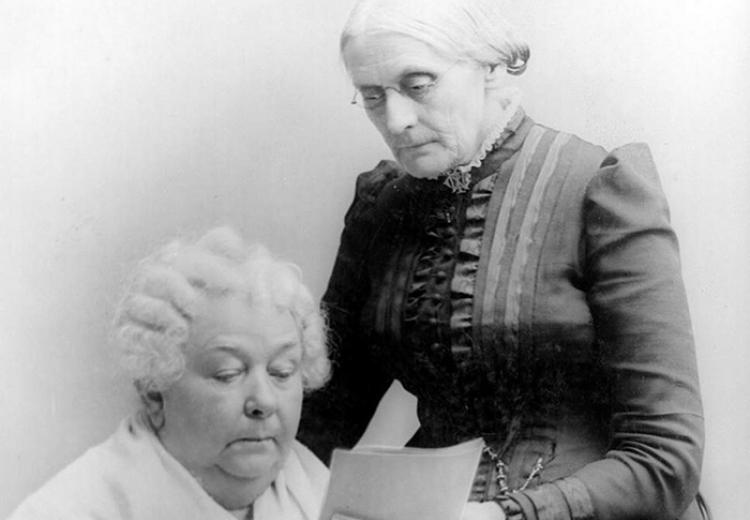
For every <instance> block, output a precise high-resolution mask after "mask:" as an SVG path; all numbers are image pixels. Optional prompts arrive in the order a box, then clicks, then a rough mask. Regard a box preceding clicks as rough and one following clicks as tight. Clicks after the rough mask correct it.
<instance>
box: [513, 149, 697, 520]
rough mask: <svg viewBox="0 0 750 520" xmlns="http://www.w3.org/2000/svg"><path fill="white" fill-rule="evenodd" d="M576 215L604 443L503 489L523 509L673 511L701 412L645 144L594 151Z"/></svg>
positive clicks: (686, 483)
mask: <svg viewBox="0 0 750 520" xmlns="http://www.w3.org/2000/svg"><path fill="white" fill-rule="evenodd" d="M583 222H584V233H583V237H582V240H583V244H582V251H583V258H584V260H583V262H584V266H583V269H584V272H585V277H586V279H587V287H588V291H587V295H588V303H589V307H590V310H591V314H592V317H593V322H594V327H595V333H596V336H597V339H598V343H599V348H600V349H601V352H600V354H601V359H602V365H603V367H604V370H606V375H607V377H608V378H609V380H610V381H611V383H612V403H613V408H612V415H611V418H610V422H609V424H610V431H611V437H610V444H609V448H608V451H607V453H606V455H605V457H604V458H603V459H601V460H598V461H595V462H593V463H591V464H588V465H586V466H584V467H583V468H582V469H580V470H579V471H577V472H576V473H574V474H573V475H572V476H570V477H568V478H566V479H563V480H561V481H557V482H552V483H547V484H543V485H542V486H540V487H539V488H536V489H534V490H530V491H528V492H523V493H518V494H516V496H515V497H513V498H514V501H515V502H516V503H517V504H518V505H520V506H521V509H523V516H525V517H526V518H527V519H531V518H538V519H539V520H542V519H551V518H555V519H558V518H561V519H562V518H566V519H567V518H575V519H578V518H597V519H618V520H619V519H630V518H633V519H636V518H649V519H662V518H663V519H675V518H678V517H679V516H680V515H681V514H682V512H683V511H685V509H686V508H687V507H688V505H689V504H690V502H691V500H692V499H693V498H694V497H695V495H696V492H697V489H698V481H699V475H700V468H701V460H702V453H703V415H702V407H701V399H700V394H699V388H698V374H697V369H696V362H695V349H694V343H693V337H692V331H691V325H690V317H689V314H688V306H687V301H686V297H685V290H684V287H683V282H682V278H681V273H680V260H679V253H678V246H677V240H676V237H675V234H674V231H673V230H672V228H671V226H670V223H669V210H668V207H667V203H666V200H665V197H664V194H663V193H662V189H661V186H660V184H659V179H658V177H657V174H656V170H655V167H654V164H653V161H652V159H651V155H650V152H649V150H648V148H647V147H646V146H645V145H628V146H625V147H623V148H620V149H618V150H615V151H614V152H612V153H610V154H609V155H608V156H607V157H606V159H605V160H604V162H603V163H602V164H601V167H600V169H599V170H598V172H597V173H596V175H594V176H593V177H592V178H591V180H590V181H589V184H588V186H587V188H586V191H585V197H584V204H583Z"/></svg>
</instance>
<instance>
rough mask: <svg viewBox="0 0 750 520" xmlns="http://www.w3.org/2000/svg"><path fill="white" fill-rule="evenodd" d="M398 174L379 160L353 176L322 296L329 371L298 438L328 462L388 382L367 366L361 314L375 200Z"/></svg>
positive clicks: (311, 398)
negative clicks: (352, 188) (352, 191)
mask: <svg viewBox="0 0 750 520" xmlns="http://www.w3.org/2000/svg"><path fill="white" fill-rule="evenodd" d="M398 175H399V174H398V171H397V169H396V168H395V165H394V164H393V163H392V162H390V161H382V162H381V163H380V164H378V166H377V167H376V168H375V169H374V170H372V171H368V172H365V173H362V174H360V175H359V177H358V178H357V188H356V193H355V197H354V201H353V202H352V204H351V206H350V207H349V210H348V211H347V214H346V217H345V219H344V230H343V232H342V234H341V240H340V244H339V249H338V253H337V255H336V260H335V262H334V266H333V272H332V274H331V277H330V279H329V282H328V287H327V289H326V292H325V294H324V296H323V303H322V305H323V310H324V311H325V313H326V315H327V318H328V327H329V341H330V344H331V361H332V365H333V373H332V377H331V380H330V381H329V382H328V384H327V385H326V386H325V387H324V388H322V389H320V390H317V391H315V392H313V393H311V394H309V395H308V396H306V398H305V402H304V404H303V407H302V420H301V423H300V429H299V433H298V437H299V438H300V440H301V441H302V442H303V443H304V444H305V445H307V446H308V447H309V448H310V449H311V450H312V451H313V452H314V453H315V454H316V455H317V456H318V457H319V458H320V459H321V460H323V461H325V462H329V461H330V455H331V452H332V451H333V449H334V448H337V447H343V448H351V447H352V446H353V445H354V444H355V443H356V442H357V440H358V439H359V437H360V436H361V435H362V433H363V432H364V429H365V428H366V426H367V424H368V422H369V420H370V418H371V417H372V414H373V413H374V411H375V408H376V406H377V404H378V402H379V400H380V397H381V396H382V394H383V392H384V391H385V389H386V388H387V386H388V384H389V383H390V379H389V378H388V377H387V376H386V374H384V373H383V372H382V371H381V370H379V369H378V365H377V364H376V363H372V362H370V358H369V356H370V352H369V351H368V348H367V345H368V341H367V339H368V338H367V331H366V330H364V328H363V327H361V316H360V314H361V310H362V307H363V305H364V303H365V302H366V301H367V298H368V297H369V294H370V277H369V275H368V270H367V258H368V251H369V250H370V247H371V243H372V240H373V237H374V236H375V234H376V232H377V228H378V226H379V225H380V224H381V223H380V222H379V219H378V217H377V215H376V213H377V209H376V207H377V204H378V199H379V197H380V195H381V193H382V191H383V190H384V188H385V187H386V186H387V185H388V183H389V182H390V181H392V180H394V179H395V178H396V177H398Z"/></svg>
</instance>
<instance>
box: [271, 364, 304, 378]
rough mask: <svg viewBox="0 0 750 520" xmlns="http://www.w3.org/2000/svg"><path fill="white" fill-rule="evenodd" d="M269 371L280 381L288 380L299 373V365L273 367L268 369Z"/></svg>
mask: <svg viewBox="0 0 750 520" xmlns="http://www.w3.org/2000/svg"><path fill="white" fill-rule="evenodd" d="M268 373H269V374H270V375H271V377H273V378H274V379H277V380H279V381H286V380H287V379H289V378H290V377H292V376H293V375H294V374H296V373H297V365H296V364H294V365H287V366H283V367H271V368H270V369H269V370H268Z"/></svg>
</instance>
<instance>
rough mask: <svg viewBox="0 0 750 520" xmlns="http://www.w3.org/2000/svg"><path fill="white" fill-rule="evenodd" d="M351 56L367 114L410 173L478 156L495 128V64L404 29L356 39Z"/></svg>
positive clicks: (427, 173)
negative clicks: (490, 87)
mask: <svg viewBox="0 0 750 520" xmlns="http://www.w3.org/2000/svg"><path fill="white" fill-rule="evenodd" d="M343 56H344V61H345V62H346V67H347V69H348V71H349V74H350V75H351V78H352V82H353V83H354V86H355V88H357V90H358V92H359V97H360V100H362V101H363V103H364V105H365V107H366V108H365V110H366V111H367V115H368V116H369V118H370V120H371V121H372V123H373V124H374V125H375V127H376V128H377V129H378V131H379V132H380V133H381V135H382V136H383V139H385V142H386V144H388V146H389V147H390V149H391V151H392V152H393V155H394V157H395V158H396V160H397V161H398V162H399V163H400V164H401V166H402V167H403V168H404V169H406V170H407V171H408V172H409V173H410V174H412V175H413V176H415V177H434V176H436V175H438V174H440V173H441V172H444V171H446V170H448V169H450V168H452V167H454V166H458V165H461V164H465V163H468V162H469V161H471V159H472V158H473V157H474V155H475V154H476V152H477V150H478V149H479V147H480V146H481V144H482V141H483V139H484V136H485V135H486V133H487V129H488V128H489V118H490V117H489V114H488V111H487V110H486V104H487V100H488V97H487V91H486V74H487V70H488V69H487V68H485V67H482V66H480V65H478V64H476V63H471V62H468V61H456V60H452V59H449V58H447V57H444V56H443V55H442V54H439V53H438V52H436V51H435V50H434V49H433V48H432V47H431V46H429V45H427V44H425V43H422V42H420V41H418V40H416V39H413V38H409V37H407V36H402V35H398V34H373V35H363V36H358V37H355V38H353V39H351V40H350V41H349V42H348V43H347V44H346V47H345V48H344V51H343ZM377 96H380V99H382V102H380V103H377V102H373V101H372V100H377V99H378V97H377ZM368 100H370V101H369V102H368ZM368 105H369V107H368ZM372 105H376V106H372Z"/></svg>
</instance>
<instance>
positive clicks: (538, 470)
mask: <svg viewBox="0 0 750 520" xmlns="http://www.w3.org/2000/svg"><path fill="white" fill-rule="evenodd" d="M483 451H484V453H486V454H487V456H488V457H489V458H490V460H491V461H492V462H493V463H494V464H495V483H496V484H497V488H498V495H499V496H501V497H505V496H507V495H508V494H509V493H513V492H516V491H524V490H525V489H526V488H527V487H529V484H531V481H532V480H534V479H535V478H536V477H538V476H539V475H541V474H542V471H544V458H543V457H539V458H538V459H537V460H536V463H535V464H534V467H532V468H531V472H530V473H529V476H528V477H526V480H524V482H523V484H521V487H518V488H516V489H510V486H508V473H507V471H508V465H507V464H506V463H505V462H504V461H503V459H501V458H500V455H499V454H498V453H497V452H496V451H495V450H493V449H492V448H490V447H489V446H487V445H485V446H484V449H483Z"/></svg>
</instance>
